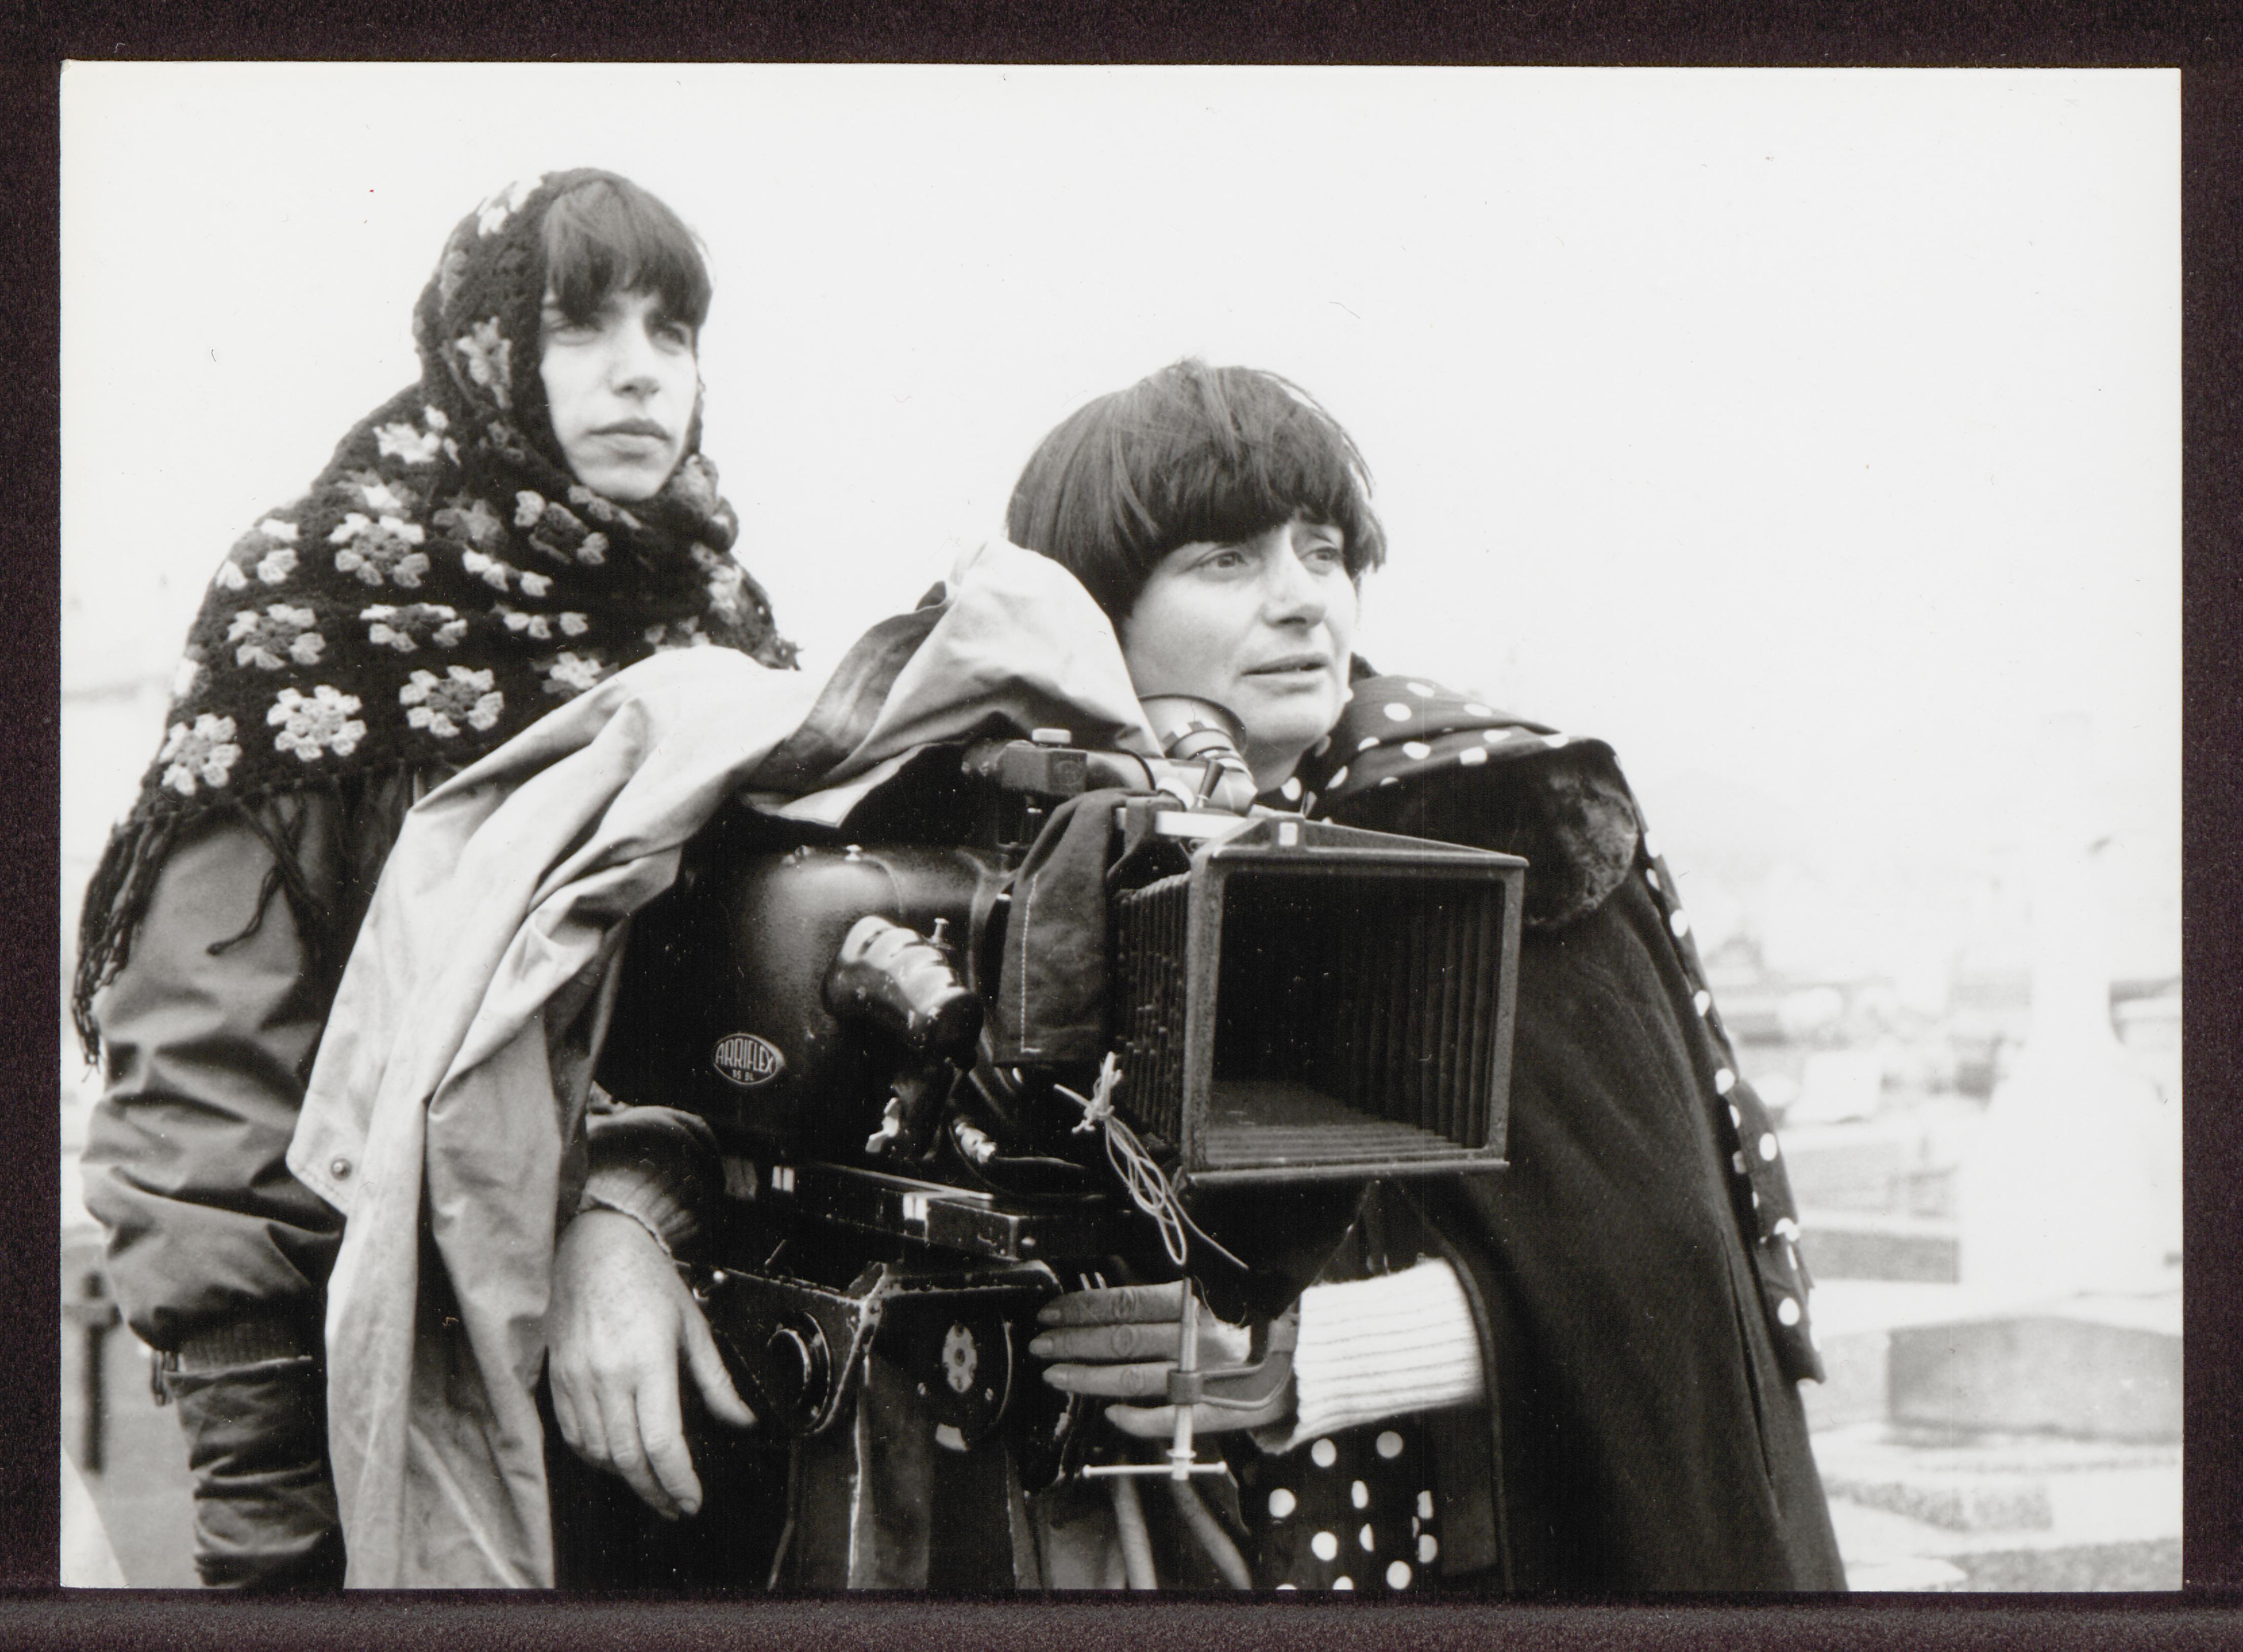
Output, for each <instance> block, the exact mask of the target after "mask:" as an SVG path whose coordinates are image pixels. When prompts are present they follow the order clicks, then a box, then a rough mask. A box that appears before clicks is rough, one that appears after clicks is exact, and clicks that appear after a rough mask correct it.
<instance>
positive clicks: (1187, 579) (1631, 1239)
mask: <svg viewBox="0 0 2243 1652" xmlns="http://www.w3.org/2000/svg"><path fill="white" fill-rule="evenodd" d="M1008 525H1009V527H1010V531H1011V537H1012V538H1013V540H1014V541H1015V542H1016V543H1018V544H1020V545H1022V546H1025V547H1027V548H1029V549H1031V550H1035V551H1041V552H1042V553H1043V554H1046V555H1047V556H1050V557H1052V558H1054V559H1055V560H1056V561H1059V562H1061V563H1062V564H1063V565H1064V566H1066V567H1068V569H1069V570H1071V571H1072V572H1073V573H1074V574H1075V575H1076V576H1077V577H1078V578H1079V579H1081V581H1082V583H1083V584H1084V585H1085V586H1086V587H1087V588H1088V589H1089V591H1090V593H1091V594H1092V595H1093V596H1094V597H1095V599H1096V600H1097V601H1098V603H1099V605H1100V607H1101V608H1103V609H1104V610H1105V612H1106V614H1107V615H1108V618H1110V619H1111V620H1112V621H1113V622H1114V626H1115V631H1116V633H1117V635H1118V636H1119V638H1120V640H1121V642H1122V652H1123V655H1124V657H1125V659H1126V661H1127V663H1128V668H1129V674H1130V676H1131V679H1132V681H1133V682H1134V683H1135V688H1136V689H1137V691H1138V693H1139V694H1140V695H1141V696H1142V695H1155V694H1175V695H1195V696H1196V697H1199V698H1201V699H1205V700H1212V701H1214V702H1216V703H1218V704H1223V705H1225V706H1228V707H1229V708H1230V709H1231V710H1232V711H1233V712H1234V713H1235V714H1236V715H1237V716H1238V718H1239V719H1240V721H1241V722H1243V725H1244V729H1245V737H1244V739H1243V741H1242V742H1241V747H1242V750H1243V754H1244V755H1245V757H1246V759H1247V761H1248V762H1249V765H1250V766H1251V768H1252V769H1253V771H1254V777H1255V780H1256V782H1257V783H1258V785H1259V786H1260V787H1261V788H1262V789H1263V792H1264V801H1265V802H1269V803H1270V804H1272V805H1274V806H1276V807H1280V808H1290V809H1307V810H1308V811H1309V812H1310V814H1312V815H1314V816H1328V817H1330V818H1332V819H1335V820H1337V821H1340V822H1342V823H1347V824H1351V825H1357V826H1364V827H1371V828H1373V829H1380V830H1385V831H1396V832H1403V833H1406V834H1410V835H1412V836H1421V837H1432V838H1439V839H1445V840H1447V841H1451V842H1457V843H1468V844H1473V845H1476V846H1478V847H1483V848H1489V849H1497V850H1507V851H1510V852H1513V853H1518V854H1521V855H1524V856H1526V858H1527V859H1528V861H1529V863H1530V870H1529V871H1528V874H1527V884H1526V904H1525V920H1526V930H1525V938H1524V941H1523V943H1522V945H1521V948H1520V953H1519V987H1518V1009H1517V1029H1518V1031H1517V1035H1516V1045H1515V1051H1514V1057H1513V1065H1512V1081H1511V1092H1510V1132H1509V1145H1508V1149H1507V1156H1508V1158H1509V1160H1510V1165H1509V1168H1508V1169H1507V1170H1505V1171H1504V1172H1500V1173H1498V1174H1495V1175H1489V1176H1473V1177H1467V1178H1461V1179H1458V1181H1457V1182H1456V1183H1454V1184H1452V1185H1446V1186H1442V1185H1417V1186H1415V1187H1414V1188H1413V1189H1412V1190H1411V1191H1410V1192H1406V1193H1405V1192H1404V1191H1403V1190H1402V1189H1401V1187H1400V1186H1399V1185H1393V1186H1387V1187H1382V1188H1379V1189H1375V1190H1374V1197H1373V1199H1371V1202H1370V1204H1369V1205H1367V1207H1366V1209H1365V1212H1364V1216H1363V1217H1362V1219H1360V1220H1359V1222H1358V1225H1357V1232H1356V1233H1355V1235H1354V1236H1353V1239H1352V1241H1351V1244H1350V1245H1349V1246H1345V1247H1344V1249H1343V1252H1342V1254H1341V1256H1340V1258H1339V1259H1337V1261H1336V1262H1335V1264H1334V1265H1333V1266H1331V1267H1330V1268H1328V1269H1327V1271H1326V1273H1325V1276H1324V1283H1321V1284H1319V1285H1317V1286H1312V1287H1311V1288H1310V1290H1309V1291H1308V1293H1306V1294H1305V1296H1304V1297H1303V1299H1302V1302H1301V1305H1300V1318H1299V1329H1298V1346H1297V1353H1296V1356H1295V1367H1294V1369H1295V1381H1294V1385H1293V1388H1292V1391H1291V1392H1290V1393H1289V1394H1286V1395H1283V1396H1280V1397H1279V1399H1278V1400H1276V1401H1274V1402H1273V1403H1272V1404H1271V1405H1270V1407H1268V1408H1267V1409H1266V1411H1265V1412H1264V1413H1263V1414H1240V1413H1236V1412H1232V1413H1228V1414H1226V1413H1223V1412H1219V1411H1216V1410H1212V1409H1208V1408H1202V1411H1201V1413H1200V1416H1199V1421H1200V1423H1201V1426H1202V1427H1207V1428H1209V1429H1212V1430H1222V1429H1232V1430H1236V1429H1238V1428H1240V1427H1242V1426H1249V1425H1258V1426H1259V1429H1258V1433H1257V1434H1256V1439H1257V1440H1258V1442H1259V1445H1260V1447H1261V1449H1259V1450H1256V1449H1252V1448H1249V1449H1245V1450H1243V1451H1241V1450H1238V1449H1233V1451H1232V1452H1231V1460H1232V1462H1233V1466H1234V1467H1235V1468H1236V1469H1237V1470H1238V1472H1239V1476H1240V1483H1241V1487H1242V1492H1243V1499H1242V1508H1241V1510H1240V1512H1241V1513H1242V1514H1243V1517H1244V1526H1245V1532H1246V1534H1248V1535H1249V1536H1250V1538H1251V1539H1252V1541H1251V1542H1250V1543H1249V1546H1248V1548H1249V1553H1250V1555H1251V1556H1252V1566H1253V1570H1254V1574H1255V1581H1256V1582H1257V1583H1258V1584H1259V1585H1260V1586H1261V1587H1263V1588H1273V1587H1274V1588H1355V1589H1372V1590H1378V1589H1388V1588H1394V1589H1401V1588H1425V1587H1427V1586H1438V1585H1445V1586H1447V1587H1452V1588H1453V1587H1462V1588H1508V1589H1527V1590H1541V1589H1566V1590H1656V1589H1739V1588H1776V1589H1830V1588H1843V1587H1844V1575H1843V1571H1842V1568H1841V1566H1840V1563H1839V1560H1838V1555H1837V1552H1836V1544H1835V1539H1834V1537H1833V1534H1832V1531H1831V1527H1830V1521H1829V1513H1828V1511H1827V1508H1826V1507H1825V1504H1824V1501H1823V1496H1822V1487H1821V1482H1820V1481H1819V1478H1818V1477H1817V1475H1816V1473H1815V1465H1814V1460H1813V1456H1812V1454H1811V1452H1810V1450H1809V1444H1808V1438H1807V1429H1806V1423H1805V1420H1804V1416H1803V1414H1802V1409H1801V1405H1800V1400H1799V1396H1798V1393H1797V1392H1796V1387H1795V1385H1796V1383H1797V1382H1798V1380H1800V1379H1802V1378H1803V1377H1809V1376H1812V1377H1816V1378H1819V1377H1820V1376H1821V1374H1822V1371H1821V1366H1820V1362H1819V1360H1818V1359H1817V1357H1816V1355H1815V1350H1814V1344H1813V1339H1812V1336H1811V1334H1810V1333H1809V1330H1808V1326H1807V1322H1806V1315H1805V1302H1806V1290H1805V1286H1804V1280H1803V1277H1802V1273H1801V1270H1800V1268H1799V1265H1798V1260H1797V1257H1796V1253H1795V1249H1794V1246H1793V1239H1795V1236H1796V1234H1797V1232H1798V1226H1797V1222H1796V1220H1795V1210H1794V1206H1793V1204H1792V1200H1791V1194H1790V1190H1789V1188H1788V1184H1787V1179H1786V1178H1785V1176H1784V1174H1783V1171H1782V1165H1781V1163H1780V1160H1779V1158H1778V1154H1777V1146H1776V1139H1775V1135H1774V1134H1773V1133H1772V1131H1771V1127H1770V1124H1769V1121H1768V1116H1767V1114H1766V1112H1765V1111H1764V1110H1763V1109H1762V1107H1761V1104H1760V1102H1759V1101H1758V1099H1757V1098H1755V1096H1754V1094H1753V1092H1752V1089H1751V1086H1750V1085H1748V1084H1746V1083H1745V1082H1744V1081H1743V1080H1742V1079H1741V1078H1738V1077H1737V1075H1736V1071H1735V1061H1734V1057H1733V1056H1732V1055H1731V1053H1730V1051H1729V1047H1728V1041H1727V1038H1726V1036H1725V1035H1724V1034H1723V1032H1722V1031H1721V1021H1720V1017H1719V1015H1718V1012H1717V1011H1714V1008H1713V1004H1712V998H1711V995H1710V994H1709V993H1708V991H1707V990H1706V985H1705V980H1704V976H1703V974H1702V972H1701V970H1700V969H1699V966H1698V962H1697V958H1696V956H1695V953H1694V949H1693V947H1692V945H1691V944H1690V942H1689V940H1688V938H1687V937H1688V928H1689V926H1688V921H1687V916H1686V915H1685V914H1684V912H1683V911H1682V910H1681V906H1680V904H1679V903H1678V901H1677V899H1676V897H1675V890H1674V883H1673V880H1672V878H1671V876H1669V874H1668V872H1667V869H1666V867H1665V865H1664V863H1661V862H1660V861H1659V860H1658V859H1657V858H1656V857H1655V856H1654V853H1653V850H1652V849H1651V846H1650V840H1649V838H1648V836H1647V835H1646V834H1645V832H1644V831H1643V829H1642V826H1641V817H1640V814H1639V812H1638V810H1637V809H1636V806H1635V803H1634V800H1633V797H1632V796H1631V795H1630V794H1629V792H1628V789H1627V783H1626V782H1625V781H1623V780H1622V779H1621V777H1620V770H1619V767H1618V765H1617V764H1616V763H1615V762H1614V761H1613V754H1612V752H1611V750H1610V749H1609V748H1607V747H1606V746H1605V745H1604V744H1602V743H1601V742H1597V741H1593V740H1586V739H1580V738H1574V737H1571V736H1568V735H1564V734H1560V733H1558V732H1556V731H1554V730H1553V729H1549V728H1547V727H1546V726H1545V725H1542V724H1539V723H1532V722H1526V721H1524V720H1522V719H1519V718H1517V717H1513V716H1510V715H1505V714H1504V713H1501V712H1499V711H1496V710H1494V709H1493V708H1490V707H1488V706H1485V705H1481V704H1477V703H1474V702H1472V701H1471V700H1469V699H1467V698H1465V697H1464V696H1461V695H1455V694H1452V693H1450V692H1449V691H1447V690H1445V689H1444V688H1440V687H1438V685H1436V684H1433V683H1431V682H1426V681H1425V680H1423V679H1413V678H1409V677H1387V676H1380V675H1375V674H1374V673H1372V672H1371V669H1370V668H1369V667H1367V666H1365V665H1364V663H1363V662H1362V661H1360V660H1359V659H1351V648H1352V639H1353V635H1354V630H1355V621H1356V617H1357V605H1358V601H1359V594H1360V593H1359V586H1360V582H1361V579H1362V576H1363V574H1364V572H1365V571H1366V570H1368V569H1370V568H1372V567H1376V566H1377V564H1378V563H1379V561H1381V560H1382V558H1383V555H1384V539H1383V536H1382V534H1381V533H1380V530H1379V526H1378V522H1377V518H1376V517H1375V516H1374V515H1373V514H1372V513H1371V506H1370V501H1369V495H1368V485H1367V480H1366V478H1365V476H1364V470H1363V467H1362V463H1361V460H1360V457H1359V455H1358V454H1357V452H1356V449H1355V447H1354V445H1353V443H1352V442H1351V441H1350V440H1349V439H1348V437H1347V436H1346V434H1345V433H1344V432H1343V431H1341V430H1340V428H1339V427H1338V426H1337V424H1336V423H1334V422H1333V421H1332V420H1330V417H1329V416H1328V415H1327V414H1326V413H1324V411H1323V410H1322V409H1321V408H1319V407H1318V406H1316V404H1315V403H1314V402H1313V401H1311V400H1309V399H1308V398H1307V397H1306V396H1305V395H1303V393H1300V392H1299V391H1298V390H1297V389H1296V388H1295V387H1294V386H1290V385H1288V384H1286V383H1285V382H1284V381H1283V380H1281V379H1276V378H1275V377H1273V376H1271V375H1270V374H1267V373H1255V372H1251V371H1249V370H1246V369H1243V368H1235V367H1232V368H1221V369H1209V368H1208V367H1205V366H1202V365H1200V364H1198V363H1196V362H1184V363H1181V364H1179V365H1177V366H1174V367H1170V368H1169V369H1167V370H1165V371H1164V372H1162V373H1155V374H1154V375H1153V376H1152V377H1151V378H1149V379H1145V380H1143V381H1142V383H1140V384H1137V385H1135V386H1132V387H1130V388H1129V389H1128V390H1124V391H1122V392H1119V393H1115V394H1114V395H1110V396H1107V397H1103V398H1101V399H1100V400H1097V401H1095V402H1093V403H1091V404H1090V405H1089V406H1086V407H1084V408H1083V409H1081V411H1080V412H1078V413H1075V414H1074V416H1073V417H1072V418H1071V419H1069V420H1067V421H1066V422H1065V423H1063V424H1062V425H1061V426H1060V427H1059V428H1058V429H1057V430H1055V431H1054V432H1053V433H1052V434H1051V435H1050V436H1049V437H1047V439H1046V440H1045V441H1044V443H1043V445H1042V446H1041V448H1040V449H1039V450H1038V452H1037V453H1036V454H1035V456H1034V458H1033V459H1032V460H1030V461H1029V463H1028V466H1027V470H1026V472H1025V473H1023V474H1022V476H1021V478H1020V484H1019V487H1018V488H1017V489H1016V491H1015V493H1014V497H1013V501H1012V507H1011V510H1010V514H1009V523H1008ZM1175 1313H1176V1307H1175V1293H1174V1291H1173V1290H1169V1291H1166V1292H1152V1293H1148V1292H1143V1291H1128V1290H1117V1291H1110V1292H1109V1291H1089V1292H1082V1293H1076V1294H1075V1295H1074V1296H1071V1297H1068V1298H1064V1299H1061V1302H1060V1303H1059V1304H1057V1305H1055V1306H1054V1307H1051V1308H1047V1310H1045V1325H1046V1326H1047V1328H1046V1329H1045V1330H1044V1331H1043V1332H1042V1333H1041V1334H1040V1335H1039V1336H1038V1338H1037V1339H1036V1341H1035V1344H1034V1346H1033V1348H1032V1352H1034V1353H1036V1354H1038V1355H1039V1356H1041V1357H1042V1358H1045V1359H1048V1360H1054V1361H1055V1362H1056V1363H1055V1364H1054V1365H1053V1366H1052V1367H1050V1368H1049V1370H1048V1371H1047V1375H1046V1380H1047V1381H1050V1382H1051V1383H1053V1384H1054V1386H1055V1387H1061V1388H1062V1389H1065V1390H1067V1391H1068V1392H1071V1393H1088V1394H1095V1395H1102V1396H1106V1397H1108V1398H1112V1399H1115V1400H1122V1401H1127V1400H1129V1399H1130V1398H1132V1397H1135V1396H1143V1395H1147V1394H1158V1393H1161V1392H1162V1391H1163V1385H1164V1380H1165V1371H1166V1366H1165V1365H1163V1364H1162V1363H1161V1362H1160V1361H1158V1360H1151V1361H1148V1359H1147V1350H1148V1346H1151V1340H1152V1339H1153V1338H1154V1335H1155V1326H1156V1325H1157V1323H1159V1322H1165V1321H1169V1320H1173V1319H1174V1318H1175ZM1133 1321H1134V1322H1133ZM1167 1340H1168V1343H1169V1346H1170V1347H1171V1348H1173V1346H1175V1337H1174V1334H1173V1333H1172V1332H1171V1333H1169V1335H1168V1339H1167ZM1108 1416H1109V1418H1111V1420H1113V1421H1114V1422H1115V1424H1116V1425H1117V1426H1119V1427H1122V1428H1123V1429H1124V1430H1125V1431H1126V1432H1128V1433H1130V1434H1137V1435H1140V1436H1142V1437H1145V1438H1148V1439H1155V1440H1157V1439H1162V1438H1165V1437H1166V1436H1167V1435H1168V1434H1169V1431H1170V1427H1171V1416H1170V1413H1169V1409H1168V1408H1167V1407H1163V1406H1157V1405H1155V1406H1147V1405H1145V1404H1143V1403H1142V1401H1141V1402H1140V1403H1138V1404H1134V1405H1133V1404H1128V1403H1120V1404H1116V1405H1114V1406H1112V1407H1109V1408H1108ZM1231 1437H1232V1438H1233V1439H1234V1440H1236V1438H1237V1436H1236V1434H1233V1435H1232V1436H1231ZM1187 1547H1188V1546H1187ZM1052 1558H1054V1557H1052V1556H1049V1555H1047V1562H1048V1561H1050V1560H1051V1559H1052ZM1054 1570H1055V1568H1053V1567H1051V1566H1050V1565H1048V1564H1047V1575H1046V1579H1045V1581H1046V1582H1047V1584H1049V1583H1059V1584H1061V1585H1064V1583H1065V1582H1067V1581H1068V1579H1067V1578H1065V1577H1064V1576H1062V1575H1054ZM1079 1581H1095V1578H1091V1577H1085V1578H1083V1579H1081V1580H1079Z"/></svg>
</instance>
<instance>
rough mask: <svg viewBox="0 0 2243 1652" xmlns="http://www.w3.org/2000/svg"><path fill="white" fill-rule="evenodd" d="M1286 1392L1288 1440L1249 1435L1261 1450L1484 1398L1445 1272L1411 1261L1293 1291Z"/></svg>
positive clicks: (1467, 1324)
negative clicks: (1294, 1341)
mask: <svg viewBox="0 0 2243 1652" xmlns="http://www.w3.org/2000/svg"><path fill="white" fill-rule="evenodd" d="M1293 1392H1294V1395H1295V1400H1296V1407H1295V1413H1294V1421H1293V1427H1292V1433H1291V1434H1290V1437H1288V1438H1286V1439H1284V1440H1272V1439H1267V1438H1264V1437H1263V1435H1262V1434H1256V1436H1255V1438H1256V1441H1257V1442H1258V1443H1259V1444H1261V1445H1262V1446H1263V1448H1264V1449H1266V1450H1270V1451H1290V1450H1292V1449H1293V1447H1296V1446H1298V1445H1300V1444H1301V1443H1303V1441H1305V1440H1317V1439H1321V1438H1323V1437H1324V1435H1326V1434H1334V1433H1337V1431H1338V1430H1340V1429H1342V1428H1355V1427H1362V1426H1363V1425H1364V1424H1365V1423H1372V1422H1378V1421H1381V1420H1384V1419H1386V1418H1388V1417H1398V1416H1401V1415H1404V1414H1406V1413H1409V1412H1413V1411H1438V1410H1439V1409H1440V1408H1441V1407H1445V1406H1457V1405H1463V1404H1465V1402H1467V1401H1469V1400H1478V1399H1481V1398H1483V1397H1484V1396H1485V1393H1486V1392H1487V1387H1486V1381H1485V1378H1484V1377H1483V1376H1482V1374H1481V1371H1480V1356H1479V1333H1478V1330H1476V1329H1475V1328H1474V1326H1473V1325H1472V1307H1471V1305H1470V1304H1468V1303H1467V1302H1466V1301H1465V1293H1464V1287H1463V1286H1460V1285H1458V1283H1457V1276H1456V1274H1455V1273H1453V1272H1452V1270H1451V1269H1450V1267H1449V1265H1448V1264H1447V1263H1446V1262H1442V1261H1428V1262H1420V1263H1418V1265H1417V1266H1415V1267H1412V1268H1410V1269H1408V1270H1406V1271H1405V1272H1404V1273H1388V1274H1384V1275H1382V1276H1380V1277H1379V1278H1377V1279H1351V1280H1349V1281H1347V1282H1346V1283H1344V1284H1341V1285H1312V1286H1310V1287H1309V1288H1308V1289H1307V1290H1305V1291H1303V1292H1302V1293H1301V1341H1300V1346H1298V1347H1297V1348H1296V1349H1295V1350H1294V1351H1293ZM1271 1432H1274V1431H1271Z"/></svg>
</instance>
